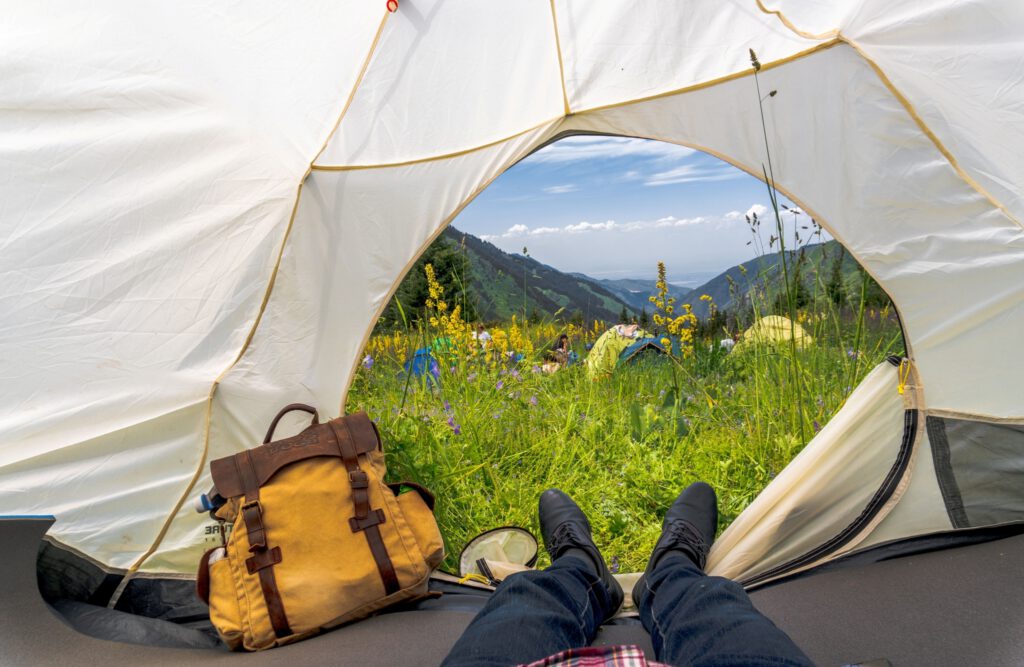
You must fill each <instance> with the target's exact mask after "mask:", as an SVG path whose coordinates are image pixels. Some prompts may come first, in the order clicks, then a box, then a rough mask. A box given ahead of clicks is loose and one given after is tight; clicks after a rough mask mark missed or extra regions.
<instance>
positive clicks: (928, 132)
mask: <svg viewBox="0 0 1024 667" xmlns="http://www.w3.org/2000/svg"><path fill="white" fill-rule="evenodd" d="M839 39H841V40H842V41H844V42H846V43H847V44H849V45H850V47H852V48H853V50H854V51H856V52H857V53H858V55H860V57H861V58H863V59H864V60H865V61H866V62H867V64H868V65H870V66H871V69H873V70H874V71H875V74H876V75H877V76H878V78H879V79H881V81H882V83H884V84H885V87H886V88H888V89H889V92H890V93H892V95H893V97H895V98H896V99H897V100H899V103H900V104H902V105H903V108H904V109H906V111H907V114H908V115H909V116H910V117H911V118H912V119H913V120H914V123H916V124H917V126H918V128H920V130H921V131H922V132H924V135H925V136H926V137H928V139H929V141H931V142H932V144H933V145H934V146H935V148H936V149H937V150H938V151H939V153H941V154H942V157H944V158H946V161H947V162H949V164H950V166H951V167H953V171H955V172H956V173H957V176H959V177H960V178H961V180H963V181H964V183H966V184H967V185H968V186H970V187H971V188H972V189H973V190H974V191H975V192H977V193H978V194H980V195H981V196H982V197H984V198H985V199H987V200H988V202H989V203H990V204H992V205H993V206H995V207H996V208H997V209H999V211H1000V212H1002V214H1003V215H1005V216H1006V217H1007V218H1008V219H1009V220H1010V221H1011V222H1013V223H1014V224H1016V225H1017V226H1018V227H1021V228H1024V223H1022V222H1021V221H1020V220H1018V219H1017V218H1016V217H1014V216H1013V214H1012V213H1010V211H1009V209H1007V208H1006V207H1005V206H1004V205H1003V204H1002V202H1000V201H999V200H998V199H996V198H995V197H993V196H992V195H991V194H989V192H988V190H986V189H985V188H984V187H982V185H981V184H980V183H978V182H977V181H976V180H974V178H973V177H971V176H970V174H968V173H967V172H966V171H964V169H963V167H961V166H960V163H959V162H958V161H957V159H956V158H955V157H954V156H953V154H952V153H951V152H950V150H949V149H948V148H946V146H945V144H943V143H942V141H941V140H940V139H939V138H938V136H936V134H935V133H934V132H932V129H931V128H930V127H928V124H927V123H925V122H924V118H922V117H921V115H920V114H919V113H917V109H915V108H914V105H913V104H912V103H911V102H910V100H909V99H907V97H906V96H905V95H904V94H903V93H902V92H900V90H899V88H897V87H896V84H894V83H893V82H892V80H890V79H889V77H888V76H887V75H886V73H885V72H884V71H883V70H882V68H881V67H880V66H879V65H878V63H876V62H875V61H874V60H872V59H871V57H870V56H868V54H867V53H865V52H864V49H862V48H861V47H860V45H859V44H857V43H856V42H855V41H853V40H852V39H849V38H848V37H845V36H843V35H840V36H839Z"/></svg>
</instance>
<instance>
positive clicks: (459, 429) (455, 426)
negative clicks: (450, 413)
mask: <svg viewBox="0 0 1024 667" xmlns="http://www.w3.org/2000/svg"><path fill="white" fill-rule="evenodd" d="M448 426H449V427H450V428H451V429H452V432H454V433H455V435H462V426H461V425H459V424H456V423H455V417H449V418H448Z"/></svg>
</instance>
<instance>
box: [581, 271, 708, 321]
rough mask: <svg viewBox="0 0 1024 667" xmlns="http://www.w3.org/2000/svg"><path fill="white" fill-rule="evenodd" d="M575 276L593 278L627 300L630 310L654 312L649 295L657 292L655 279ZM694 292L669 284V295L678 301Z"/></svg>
mask: <svg viewBox="0 0 1024 667" xmlns="http://www.w3.org/2000/svg"><path fill="white" fill-rule="evenodd" d="M572 275H574V276H579V277H582V278H586V279H588V280H592V281H594V282H596V283H597V284H599V285H601V287H604V288H605V289H606V290H608V291H609V292H611V293H612V294H614V295H615V296H617V297H619V299H621V300H622V301H625V302H626V304H628V305H629V309H630V311H632V312H634V313H637V314H639V313H640V312H641V311H643V310H644V309H647V312H648V313H650V312H652V307H651V302H650V301H648V297H650V296H651V295H653V294H657V292H658V287H657V282H656V281H654V280H643V279H640V278H620V279H618V280H600V279H596V278H587V276H584V275H583V274H581V273H574V274H572ZM691 292H693V290H692V289H690V288H689V287H681V286H679V285H671V284H670V285H669V286H668V293H669V296H674V297H675V298H676V301H678V302H679V303H682V302H683V301H684V300H685V299H687V298H690V297H688V296H687V295H688V294H690V293H691Z"/></svg>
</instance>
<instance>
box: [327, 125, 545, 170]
mask: <svg viewBox="0 0 1024 667" xmlns="http://www.w3.org/2000/svg"><path fill="white" fill-rule="evenodd" d="M562 118H564V116H556V117H555V118H549V119H547V120H545V121H544V122H543V123H537V124H536V125H534V126H533V127H528V128H526V129H525V130H520V131H519V132H516V133H515V134H513V135H510V136H507V137H502V138H501V139H495V140H494V141H491V142H489V143H486V144H481V145H479V146H473V147H472V148H466V149H463V150H461V151H455V152H454V153H445V154H443V155H432V156H430V157H424V158H417V159H415V160H406V161H405V162H388V163H386V164H354V165H347V166H346V165H332V164H314V165H313V166H312V169H313V171H363V170H365V169H390V168H392V167H408V166H410V165H414V164H423V163H424V162H437V161H440V160H450V159H451V158H453V157H461V156H463V155H469V154H470V153H475V152H477V151H482V150H484V149H485V148H490V147H492V146H497V145H498V144H503V143H505V142H506V141H510V140H512V139H515V138H517V137H521V136H523V135H524V134H527V133H529V132H533V131H534V130H537V129H540V128H542V127H544V126H545V125H549V124H551V123H554V122H556V121H559V120H561V119H562Z"/></svg>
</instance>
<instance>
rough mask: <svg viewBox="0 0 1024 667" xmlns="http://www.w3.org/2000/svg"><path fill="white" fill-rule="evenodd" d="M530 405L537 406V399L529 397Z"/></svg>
mask: <svg viewBox="0 0 1024 667" xmlns="http://www.w3.org/2000/svg"><path fill="white" fill-rule="evenodd" d="M530 405H537V397H536V396H531V397H530Z"/></svg>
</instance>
